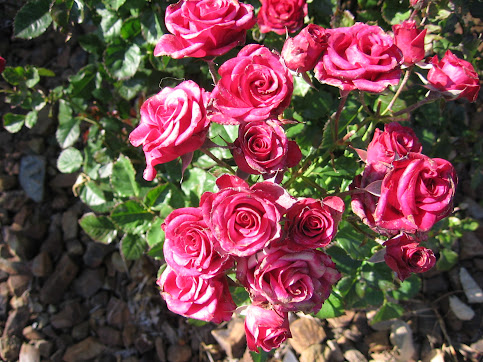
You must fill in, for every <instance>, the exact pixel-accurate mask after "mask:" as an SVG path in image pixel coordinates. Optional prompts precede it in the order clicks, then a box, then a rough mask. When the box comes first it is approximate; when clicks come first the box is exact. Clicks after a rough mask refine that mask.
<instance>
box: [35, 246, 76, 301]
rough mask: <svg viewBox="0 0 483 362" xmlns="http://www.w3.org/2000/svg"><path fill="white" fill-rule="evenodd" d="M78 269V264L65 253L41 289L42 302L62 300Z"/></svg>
mask: <svg viewBox="0 0 483 362" xmlns="http://www.w3.org/2000/svg"><path fill="white" fill-rule="evenodd" d="M78 270H79V268H78V267H77V265H76V264H75V263H74V262H73V261H72V260H71V259H70V257H69V256H68V255H67V254H64V256H63V257H62V258H61V259H60V261H59V263H57V266H56V268H55V271H54V272H53V273H52V274H51V275H50V276H49V278H48V279H47V281H46V282H45V284H44V285H43V287H42V289H41V290H40V300H41V302H42V303H44V304H55V303H58V302H60V301H61V300H62V298H63V297H64V292H65V291H66V290H67V288H68V287H69V285H70V283H71V282H72V280H73V279H74V278H75V276H76V274H77V272H78Z"/></svg>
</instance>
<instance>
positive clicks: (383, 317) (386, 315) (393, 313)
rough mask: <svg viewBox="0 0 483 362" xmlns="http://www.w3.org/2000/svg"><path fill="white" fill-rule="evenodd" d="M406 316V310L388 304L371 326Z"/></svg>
mask: <svg viewBox="0 0 483 362" xmlns="http://www.w3.org/2000/svg"><path fill="white" fill-rule="evenodd" d="M403 314H404V308H403V307H402V306H400V305H399V304H395V303H391V302H386V303H384V304H383V305H382V307H381V308H379V310H378V311H377V313H376V314H375V315H374V317H373V318H372V320H371V321H370V324H375V323H378V322H382V321H387V320H389V319H394V318H399V317H401V316H402V315H403Z"/></svg>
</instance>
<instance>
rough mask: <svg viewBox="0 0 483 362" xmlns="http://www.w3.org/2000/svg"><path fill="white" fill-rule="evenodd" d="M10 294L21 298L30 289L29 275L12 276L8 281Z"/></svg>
mask: <svg viewBox="0 0 483 362" xmlns="http://www.w3.org/2000/svg"><path fill="white" fill-rule="evenodd" d="M7 285H8V288H9V289H10V292H11V293H12V294H13V295H15V296H17V297H19V296H21V295H22V294H23V293H24V292H25V291H27V290H28V289H29V286H30V277H29V276H28V275H11V276H10V277H9V278H8V280H7Z"/></svg>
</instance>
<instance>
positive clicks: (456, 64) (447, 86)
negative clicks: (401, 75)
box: [428, 50, 480, 102]
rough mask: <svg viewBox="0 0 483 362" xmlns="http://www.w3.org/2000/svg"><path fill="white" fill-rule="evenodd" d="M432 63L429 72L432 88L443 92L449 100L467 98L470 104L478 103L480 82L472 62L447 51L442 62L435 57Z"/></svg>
mask: <svg viewBox="0 0 483 362" xmlns="http://www.w3.org/2000/svg"><path fill="white" fill-rule="evenodd" d="M430 63H431V65H432V68H431V69H430V70H429V72H428V82H429V85H430V86H431V87H432V88H434V89H436V90H437V91H440V92H442V93H443V95H444V96H445V97H446V98H448V99H458V98H466V99H468V100H469V101H470V102H474V101H476V98H477V97H478V92H479V91H480V80H479V78H478V74H477V73H476V71H475V68H473V65H471V63H470V62H467V61H466V60H463V59H460V58H458V57H457V56H456V55H454V54H453V53H451V51H450V50H447V51H446V53H445V55H444V57H443V58H442V59H441V60H438V56H437V55H435V56H434V57H433V58H431V59H430Z"/></svg>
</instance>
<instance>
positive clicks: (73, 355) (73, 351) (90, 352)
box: [62, 337, 106, 362]
mask: <svg viewBox="0 0 483 362" xmlns="http://www.w3.org/2000/svg"><path fill="white" fill-rule="evenodd" d="M105 350H106V346H104V345H103V344H102V343H100V342H99V341H98V340H97V339H96V338H94V337H87V338H86V339H84V340H82V341H81V342H79V343H76V344H74V345H72V346H70V347H68V348H67V350H66V351H65V353H64V356H63V357H62V359H63V361H65V362H76V361H83V360H90V359H94V358H96V357H97V356H99V355H101V354H102V353H103V352H104V351H105Z"/></svg>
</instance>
